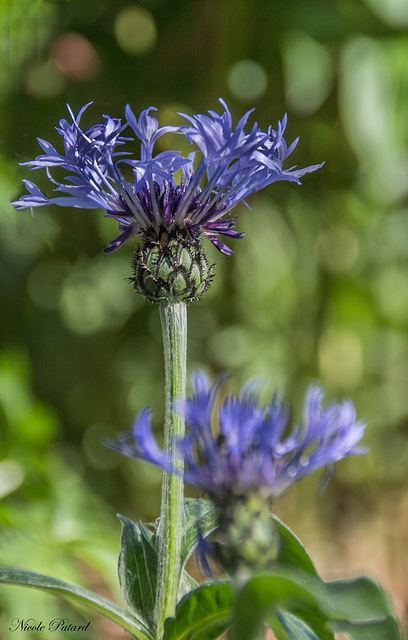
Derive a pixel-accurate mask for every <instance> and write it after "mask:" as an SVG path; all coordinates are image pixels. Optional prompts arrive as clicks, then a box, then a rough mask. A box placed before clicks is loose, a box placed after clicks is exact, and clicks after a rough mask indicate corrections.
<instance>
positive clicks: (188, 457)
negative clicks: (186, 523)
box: [109, 373, 366, 504]
mask: <svg viewBox="0 0 408 640" xmlns="http://www.w3.org/2000/svg"><path fill="white" fill-rule="evenodd" d="M222 383H223V379H222V378H219V379H218V380H216V382H215V383H214V384H213V385H211V384H210V382H209V381H208V379H207V378H206V377H205V376H203V375H202V374H201V373H196V374H195V375H194V377H193V388H194V395H193V396H192V397H190V398H187V399H186V400H185V401H184V402H183V403H181V404H180V406H179V408H178V409H179V411H180V413H182V414H183V415H184V417H185V419H186V426H187V436H186V437H185V438H184V439H183V440H182V441H180V443H179V449H180V455H181V456H182V458H183V460H184V463H185V479H186V481H187V482H188V483H189V484H191V485H194V486H196V487H198V488H199V489H201V490H203V491H205V492H206V493H208V494H209V496H210V497H211V498H212V499H213V500H214V502H216V503H218V504H223V503H224V502H225V500H227V499H228V497H231V495H236V496H240V495H245V494H247V493H249V492H251V491H252V490H258V489H259V488H260V487H266V488H267V492H268V494H269V495H270V496H271V497H273V496H276V495H278V494H280V493H282V491H284V490H285V489H287V488H288V487H289V486H290V485H291V484H293V483H294V482H296V481H297V480H300V479H301V478H303V477H304V476H306V475H308V474H310V473H313V472H314V471H316V470H317V469H319V468H321V467H325V466H326V465H331V464H333V463H335V462H337V461H339V460H341V459H342V458H344V457H345V456H347V455H352V454H361V453H365V452H366V449H365V448H363V447H361V446H358V443H359V442H360V440H361V438H362V437H363V434H364V430H365V427H366V424H365V423H364V422H361V421H357V420H356V410H355V407H354V405H353V403H352V401H351V400H349V399H347V400H344V401H343V402H331V403H329V404H327V405H326V406H322V404H321V402H322V398H323V395H324V394H323V392H322V389H321V388H320V387H318V386H311V387H309V389H308V391H307V393H306V397H305V401H304V419H303V425H295V426H294V427H293V428H292V429H289V422H290V411H289V409H288V408H287V407H285V406H284V405H283V404H282V403H281V402H280V401H278V400H277V399H276V398H273V399H272V401H271V403H270V404H268V405H267V406H264V407H262V406H260V405H259V399H258V398H257V396H256V394H255V393H254V390H253V388H251V387H247V388H246V389H244V390H243V392H242V393H241V395H240V396H226V397H225V399H224V400H223V402H222V403H220V402H219V395H220V390H221V387H222ZM216 408H217V410H216V411H214V410H215V409H216ZM214 414H216V416H217V420H215V423H216V424H214V420H213V419H212V418H214ZM109 446H110V447H111V448H113V449H115V450H116V451H119V452H120V453H122V454H124V455H126V456H129V457H138V458H144V459H145V460H149V461H150V462H153V463H155V464H157V465H159V466H161V467H163V468H164V469H167V470H171V469H169V463H168V461H167V458H166V455H165V452H164V451H162V450H161V449H160V448H159V447H158V445H157V443H156V441H155V439H154V436H153V434H152V431H151V426H150V411H149V410H148V409H145V410H143V411H142V412H141V414H140V415H139V416H138V418H137V419H136V422H135V424H134V426H133V429H132V431H131V432H126V433H124V434H122V435H120V436H119V437H118V440H117V442H115V443H110V444H109Z"/></svg>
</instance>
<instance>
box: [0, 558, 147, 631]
mask: <svg viewBox="0 0 408 640" xmlns="http://www.w3.org/2000/svg"><path fill="white" fill-rule="evenodd" d="M0 582H1V583H5V584H12V585H19V586H22V587H29V588H32V589H38V590H39V591H45V592H48V593H51V594H52V595H54V596H60V597H62V598H66V599H67V600H70V601H71V602H74V603H76V604H79V605H81V606H87V607H90V608H92V609H93V610H94V611H96V612H97V613H100V614H101V615H103V616H105V617H106V618H109V619H110V620H113V622H116V624H118V625H119V626H121V627H122V628H123V629H125V631H127V632H128V633H130V634H131V636H132V637H134V638H137V640H154V634H153V633H152V631H151V630H150V628H149V627H148V626H147V625H146V623H145V622H144V621H143V620H141V619H140V618H138V617H137V616H135V615H131V614H130V613H128V612H127V611H125V610H124V609H121V608H120V607H118V606H116V605H115V604H113V603H112V602H109V600H105V598H101V597H100V596H98V595H97V594H95V593H92V592H91V591H87V590H86V589H82V588H81V587H76V586H75V585H72V584H69V583H67V582H63V581H62V580H58V579H57V578H52V577H50V576H44V575H42V574H41V573H34V572H33V571H25V570H24V569H16V568H14V567H0Z"/></svg>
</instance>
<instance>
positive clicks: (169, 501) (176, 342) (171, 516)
mask: <svg viewBox="0 0 408 640" xmlns="http://www.w3.org/2000/svg"><path fill="white" fill-rule="evenodd" d="M160 320H161V323H162V331H163V346H164V369H165V398H166V414H165V425H164V444H165V449H166V451H167V455H168V460H169V462H170V466H171V468H179V469H181V468H182V464H183V463H182V461H181V459H180V457H179V455H178V452H177V447H176V443H177V441H178V440H180V438H182V437H183V435H184V419H183V418H182V416H180V414H179V413H177V412H176V411H174V403H175V401H176V400H180V399H182V398H184V396H185V391H186V369H187V307H186V303H185V302H164V303H161V305H160ZM183 517H184V511H183V477H182V473H180V474H175V473H168V472H166V471H165V472H164V473H163V484H162V504H161V515H160V527H159V536H158V576H157V592H156V605H155V619H156V623H157V638H159V639H160V638H162V636H163V629H164V621H165V619H166V618H168V617H171V616H174V612H175V608H176V604H177V594H178V588H179V581H180V574H181V568H182V567H181V531H182V528H183Z"/></svg>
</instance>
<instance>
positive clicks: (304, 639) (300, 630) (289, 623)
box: [270, 611, 320, 640]
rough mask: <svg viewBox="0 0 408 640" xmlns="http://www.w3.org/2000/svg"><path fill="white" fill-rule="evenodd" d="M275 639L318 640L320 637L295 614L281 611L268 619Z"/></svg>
mask: <svg viewBox="0 0 408 640" xmlns="http://www.w3.org/2000/svg"><path fill="white" fill-rule="evenodd" d="M270 623H271V627H272V628H273V631H274V633H275V636H276V638H277V640H320V638H319V637H318V636H317V635H316V634H315V633H314V631H312V630H311V628H310V627H309V626H308V625H306V624H305V623H304V622H303V621H302V620H300V619H299V618H297V617H296V616H294V615H292V614H291V613H288V612H287V611H282V612H280V613H279V612H278V613H276V614H275V615H274V616H272V618H271V619H270Z"/></svg>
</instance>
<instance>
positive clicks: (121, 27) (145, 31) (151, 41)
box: [114, 6, 157, 56]
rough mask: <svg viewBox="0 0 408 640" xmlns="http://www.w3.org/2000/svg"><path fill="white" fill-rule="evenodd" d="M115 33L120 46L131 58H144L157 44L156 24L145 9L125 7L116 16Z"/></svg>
mask: <svg viewBox="0 0 408 640" xmlns="http://www.w3.org/2000/svg"><path fill="white" fill-rule="evenodd" d="M114 33H115V38H116V41H117V43H118V45H119V46H120V47H121V49H123V51H125V52H126V53H128V54H129V55H131V56H142V55H144V54H145V53H148V52H149V51H151V50H152V49H153V47H154V45H155V44H156V39H157V33H156V23H155V21H154V18H153V16H152V14H151V13H150V11H147V10H146V9H144V8H143V7H137V6H129V7H125V8H124V9H122V10H121V11H119V13H118V14H117V16H116V19H115V23H114Z"/></svg>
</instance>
